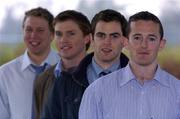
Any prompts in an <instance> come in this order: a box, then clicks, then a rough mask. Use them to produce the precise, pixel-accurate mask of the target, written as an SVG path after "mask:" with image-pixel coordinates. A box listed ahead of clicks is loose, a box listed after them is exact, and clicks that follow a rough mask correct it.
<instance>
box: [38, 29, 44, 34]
mask: <svg viewBox="0 0 180 119" xmlns="http://www.w3.org/2000/svg"><path fill="white" fill-rule="evenodd" d="M44 31H45V30H44V29H37V32H38V33H42V32H44Z"/></svg>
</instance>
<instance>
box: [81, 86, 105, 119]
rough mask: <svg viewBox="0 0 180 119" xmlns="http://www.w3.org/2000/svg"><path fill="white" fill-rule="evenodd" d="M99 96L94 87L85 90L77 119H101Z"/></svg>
mask: <svg viewBox="0 0 180 119" xmlns="http://www.w3.org/2000/svg"><path fill="white" fill-rule="evenodd" d="M99 94H100V93H98V91H97V90H96V88H95V87H94V85H90V86H89V87H88V88H87V89H86V91H85V93H84V95H83V98H82V101H81V105H80V109H79V119H103V114H102V108H101V107H102V105H101V99H100V95H99Z"/></svg>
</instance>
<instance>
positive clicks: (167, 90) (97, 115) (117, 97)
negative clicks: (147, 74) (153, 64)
mask: <svg viewBox="0 0 180 119" xmlns="http://www.w3.org/2000/svg"><path fill="white" fill-rule="evenodd" d="M79 119H180V81H179V80H177V79H176V78H175V77H173V76H172V75H170V74H169V73H167V72H165V71H163V70H162V69H161V68H160V67H159V66H158V68H157V71H156V73H155V76H154V79H153V80H149V81H145V82H144V84H143V85H141V84H140V83H139V81H138V80H137V79H136V78H135V76H134V75H133V73H132V71H131V69H130V67H129V65H128V66H127V67H125V68H123V69H120V70H117V71H115V72H113V73H111V74H109V75H106V76H104V77H102V78H100V80H97V81H95V82H94V83H93V84H92V85H90V86H89V87H88V88H87V90H86V91H85V93H84V96H83V99H82V102H81V106H80V111H79Z"/></svg>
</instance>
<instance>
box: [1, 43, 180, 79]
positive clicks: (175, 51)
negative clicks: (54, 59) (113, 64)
mask: <svg viewBox="0 0 180 119" xmlns="http://www.w3.org/2000/svg"><path fill="white" fill-rule="evenodd" d="M52 47H53V48H54V49H56V48H55V44H54V42H53V43H52ZM24 49H25V46H24V45H23V43H18V44H0V65H2V64H4V63H6V62H8V61H10V60H12V59H14V58H16V57H17V56H19V55H21V54H22V53H23V52H24ZM91 51H93V49H92V47H91V48H90V49H89V50H88V53H89V52H91ZM123 52H125V54H127V55H128V53H127V51H126V50H123ZM179 52H180V47H179V46H173V47H167V48H165V49H163V50H162V51H161V52H160V54H159V56H158V61H159V63H160V65H161V66H162V68H164V69H165V70H166V71H168V72H170V73H172V74H173V75H175V76H176V77H178V78H179V79H180V53H179Z"/></svg>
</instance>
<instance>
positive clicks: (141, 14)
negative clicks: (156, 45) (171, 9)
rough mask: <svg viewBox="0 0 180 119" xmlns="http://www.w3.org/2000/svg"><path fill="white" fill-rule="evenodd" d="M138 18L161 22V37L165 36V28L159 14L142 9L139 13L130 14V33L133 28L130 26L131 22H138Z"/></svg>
mask: <svg viewBox="0 0 180 119" xmlns="http://www.w3.org/2000/svg"><path fill="white" fill-rule="evenodd" d="M138 20H145V21H153V22H154V23H157V24H159V33H160V38H161V39H162V38H163V36H164V30H163V26H162V23H161V21H160V20H159V18H158V17H157V16H155V15H154V14H152V13H150V12H148V11H141V12H138V13H136V14H134V15H132V16H130V18H129V21H128V27H127V34H128V35H129V33H130V32H131V28H130V25H131V22H136V21H138Z"/></svg>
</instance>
